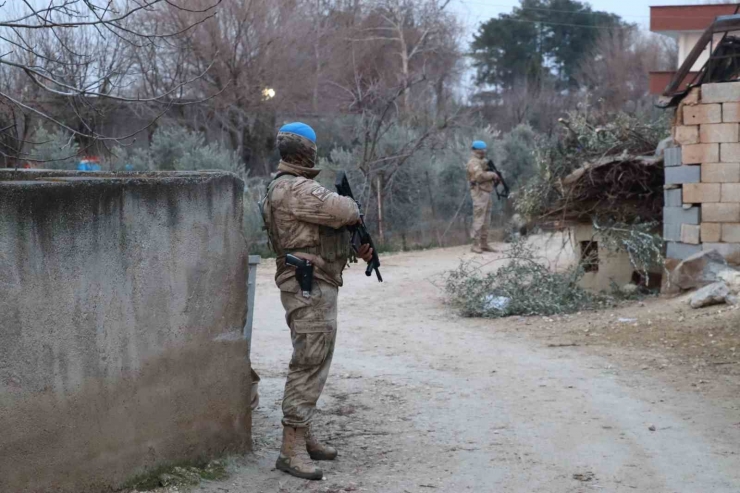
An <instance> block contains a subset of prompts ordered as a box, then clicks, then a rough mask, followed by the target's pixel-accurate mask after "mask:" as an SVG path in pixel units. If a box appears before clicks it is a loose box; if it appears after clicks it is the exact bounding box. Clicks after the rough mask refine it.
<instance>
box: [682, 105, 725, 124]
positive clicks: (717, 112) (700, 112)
mask: <svg viewBox="0 0 740 493" xmlns="http://www.w3.org/2000/svg"><path fill="white" fill-rule="evenodd" d="M702 123H722V105H721V104H697V105H696V106H684V108H683V124H684V125H700V124H702Z"/></svg>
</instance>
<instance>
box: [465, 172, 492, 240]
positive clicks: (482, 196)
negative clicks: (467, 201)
mask: <svg viewBox="0 0 740 493" xmlns="http://www.w3.org/2000/svg"><path fill="white" fill-rule="evenodd" d="M470 195H471V196H472V197H473V231H472V233H471V235H470V236H471V238H472V240H473V242H474V243H476V244H479V245H485V244H487V243H488V226H489V223H490V222H491V206H492V203H493V201H492V200H491V192H486V191H484V190H481V189H480V187H477V186H476V187H473V188H471V189H470Z"/></svg>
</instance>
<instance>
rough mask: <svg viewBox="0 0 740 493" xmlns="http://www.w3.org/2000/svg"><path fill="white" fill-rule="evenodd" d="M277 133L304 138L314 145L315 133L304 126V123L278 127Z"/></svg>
mask: <svg viewBox="0 0 740 493" xmlns="http://www.w3.org/2000/svg"><path fill="white" fill-rule="evenodd" d="M279 132H280V133H286V134H295V135H299V136H301V137H304V138H306V139H308V140H310V141H311V142H313V143H314V144H315V143H316V132H314V130H313V129H312V128H311V127H309V126H308V125H306V124H305V123H301V122H293V123H288V124H286V125H283V126H282V127H280V130H279Z"/></svg>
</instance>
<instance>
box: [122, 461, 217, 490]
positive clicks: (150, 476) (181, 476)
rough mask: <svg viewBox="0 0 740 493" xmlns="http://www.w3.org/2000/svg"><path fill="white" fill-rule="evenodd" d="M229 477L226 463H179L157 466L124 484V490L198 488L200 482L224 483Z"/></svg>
mask: <svg viewBox="0 0 740 493" xmlns="http://www.w3.org/2000/svg"><path fill="white" fill-rule="evenodd" d="M228 477H229V473H228V471H227V469H226V462H225V461H223V460H212V461H210V462H197V463H195V464H193V463H192V462H178V463H172V464H165V465H161V466H157V467H155V468H154V469H152V470H150V471H147V472H145V473H143V474H140V475H138V476H136V477H134V478H132V479H130V480H129V481H127V482H126V483H125V484H124V487H123V490H124V491H127V490H135V491H152V490H156V489H157V488H163V487H167V486H197V485H198V484H200V481H201V480H203V479H205V480H207V481H222V480H224V479H227V478H228Z"/></svg>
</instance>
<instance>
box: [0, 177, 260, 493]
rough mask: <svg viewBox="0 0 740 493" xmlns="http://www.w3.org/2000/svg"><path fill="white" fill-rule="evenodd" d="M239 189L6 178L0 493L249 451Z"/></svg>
mask: <svg viewBox="0 0 740 493" xmlns="http://www.w3.org/2000/svg"><path fill="white" fill-rule="evenodd" d="M242 191H243V183H242V181H241V180H239V179H238V178H237V177H235V176H234V175H231V174H228V173H169V174H154V173H148V174H121V175H110V174H107V175H106V174H87V175H81V174H77V173H74V172H67V173H65V172H26V173H13V172H0V492H3V493H6V492H7V493H10V492H13V493H22V492H23V493H25V492H51V491H53V492H55V493H56V492H59V493H63V492H65V493H66V492H72V491H74V492H76V493H80V492H91V491H101V490H106V491H107V490H109V489H111V488H116V487H118V486H120V485H121V484H122V483H123V482H124V481H125V480H127V479H129V478H130V477H131V476H133V475H137V474H140V473H144V472H146V471H148V470H150V469H151V468H153V467H156V466H158V465H161V464H165V463H170V462H176V461H187V460H196V459H200V458H203V459H205V458H210V457H212V456H215V455H218V454H221V453H223V452H225V451H242V450H245V449H248V447H249V444H250V432H251V429H250V414H249V391H248V389H249V384H250V381H249V379H250V373H249V363H248V355H247V345H246V342H245V341H244V339H243V337H242V329H243V326H244V322H245V318H246V304H245V300H246V280H247V279H246V275H247V252H246V250H245V242H244V239H243V236H242V231H241V220H242Z"/></svg>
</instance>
